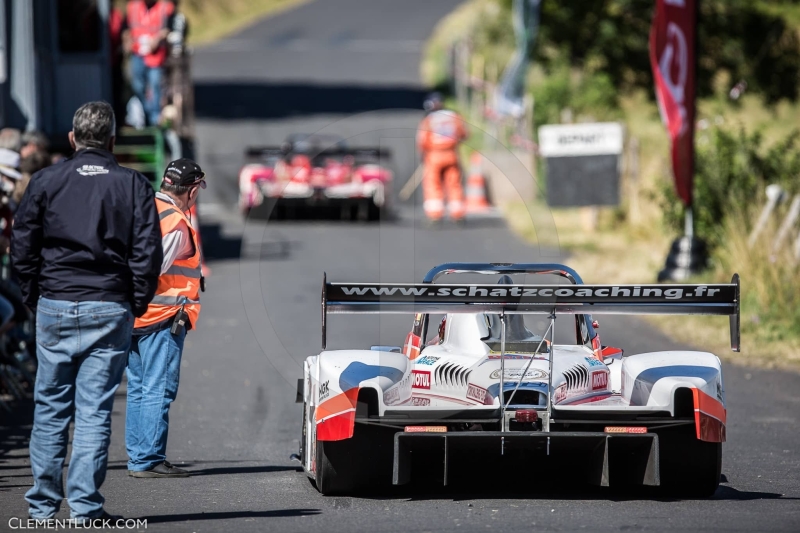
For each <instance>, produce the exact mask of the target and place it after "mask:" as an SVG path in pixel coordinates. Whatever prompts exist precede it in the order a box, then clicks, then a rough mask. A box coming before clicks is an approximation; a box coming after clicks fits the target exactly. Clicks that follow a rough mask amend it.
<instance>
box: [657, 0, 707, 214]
mask: <svg viewBox="0 0 800 533" xmlns="http://www.w3.org/2000/svg"><path fill="white" fill-rule="evenodd" d="M696 2H697V0H656V14H655V17H654V18H653V26H652V28H651V30H650V65H651V67H652V69H653V77H654V78H655V83H656V97H657V99H658V107H659V110H660V111H661V118H662V120H663V121H664V123H665V124H666V126H667V130H668V131H669V136H670V139H671V140H672V171H673V173H674V175H675V188H676V190H677V191H678V196H680V198H681V200H683V203H684V204H685V205H687V206H688V205H691V203H692V189H693V187H692V181H693V178H694V119H695V106H694V98H695V24H696V20H695V19H696V11H695V3H696Z"/></svg>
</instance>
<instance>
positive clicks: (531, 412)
mask: <svg viewBox="0 0 800 533" xmlns="http://www.w3.org/2000/svg"><path fill="white" fill-rule="evenodd" d="M514 420H516V421H517V422H522V423H523V424H533V423H534V422H536V421H537V420H539V413H537V412H536V410H535V409H520V410H518V411H516V412H515V413H514Z"/></svg>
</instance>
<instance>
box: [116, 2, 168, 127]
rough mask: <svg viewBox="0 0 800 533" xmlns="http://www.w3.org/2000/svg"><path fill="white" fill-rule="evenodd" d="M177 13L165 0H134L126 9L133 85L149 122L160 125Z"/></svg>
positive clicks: (126, 35)
mask: <svg viewBox="0 0 800 533" xmlns="http://www.w3.org/2000/svg"><path fill="white" fill-rule="evenodd" d="M174 16H175V5H174V4H173V3H172V2H168V1H166V0H131V1H130V2H128V5H127V8H126V10H125V22H124V24H123V40H124V43H125V49H126V50H127V51H128V52H130V59H131V61H130V65H131V88H132V89H133V92H134V94H136V97H137V98H139V100H140V101H141V102H142V105H143V106H144V110H145V115H146V117H147V123H148V124H149V125H150V126H156V125H158V123H159V119H160V117H161V80H162V77H163V71H164V62H165V61H166V59H167V36H168V35H169V31H170V28H171V27H172V19H173V17H174Z"/></svg>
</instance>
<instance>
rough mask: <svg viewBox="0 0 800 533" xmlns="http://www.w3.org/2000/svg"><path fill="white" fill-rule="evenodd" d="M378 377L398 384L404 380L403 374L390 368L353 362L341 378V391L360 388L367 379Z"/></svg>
mask: <svg viewBox="0 0 800 533" xmlns="http://www.w3.org/2000/svg"><path fill="white" fill-rule="evenodd" d="M377 377H384V378H389V379H390V380H391V381H392V382H394V383H397V382H398V381H400V380H401V379H403V372H401V371H400V370H398V369H396V368H392V367H390V366H378V365H365V364H364V363H359V362H358V361H353V362H352V363H350V364H349V365H347V368H345V369H344V370H343V371H342V374H341V375H340V376H339V389H340V390H342V391H346V390H350V389H352V388H353V387H358V384H359V383H361V382H362V381H364V380H365V379H372V378H377Z"/></svg>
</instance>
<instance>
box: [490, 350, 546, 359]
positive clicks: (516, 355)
mask: <svg viewBox="0 0 800 533" xmlns="http://www.w3.org/2000/svg"><path fill="white" fill-rule="evenodd" d="M536 355H537V354H535V353H533V352H516V353H506V354H505V357H503V359H531V358H532V357H533V358H536ZM489 359H500V352H495V351H491V352H489Z"/></svg>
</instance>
